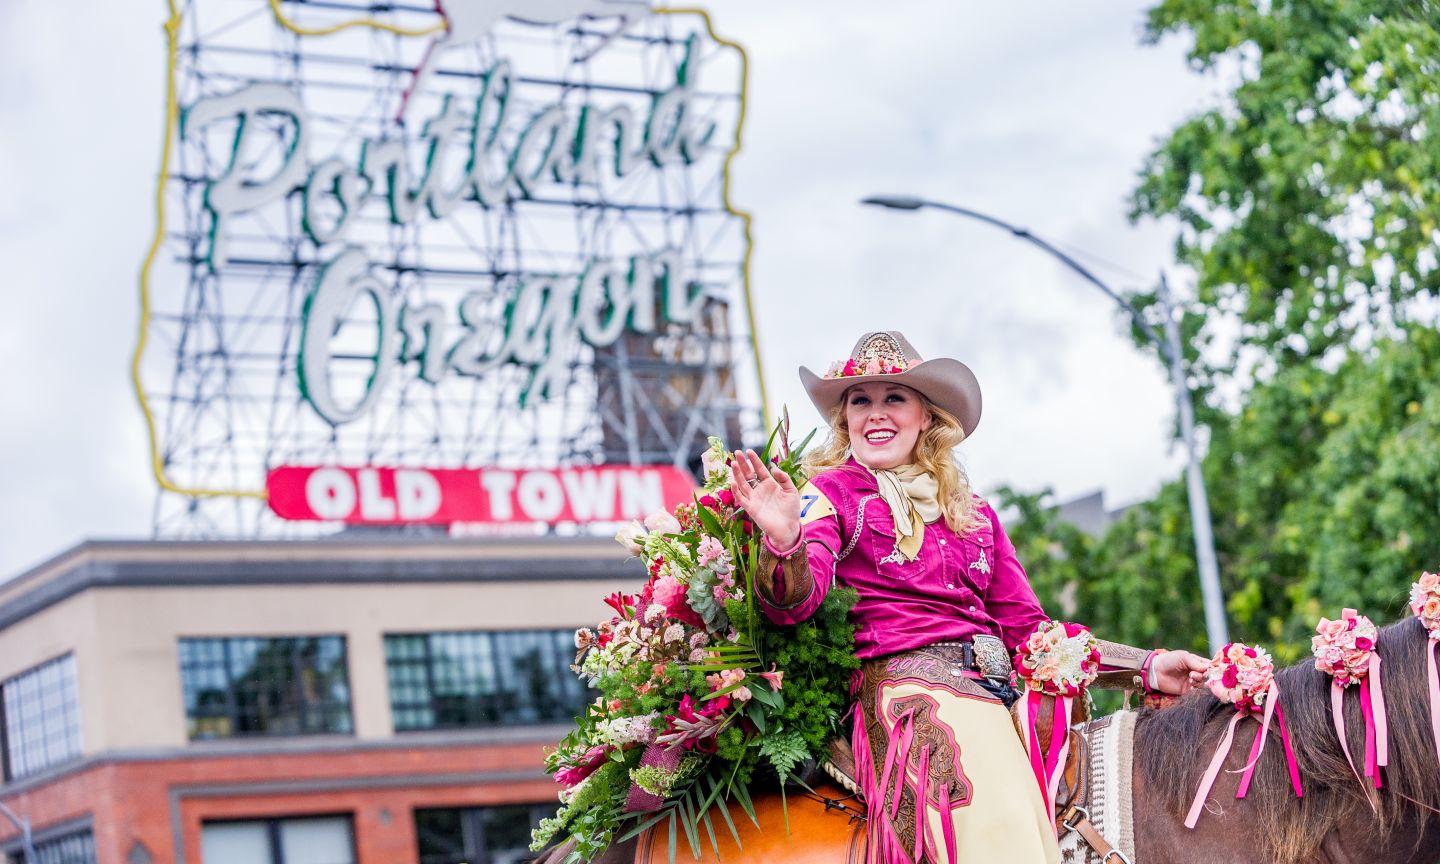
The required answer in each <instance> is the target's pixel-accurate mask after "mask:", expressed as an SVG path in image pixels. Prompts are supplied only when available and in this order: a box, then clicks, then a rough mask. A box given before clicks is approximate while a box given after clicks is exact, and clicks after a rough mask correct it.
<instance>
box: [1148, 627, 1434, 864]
mask: <svg viewBox="0 0 1440 864" xmlns="http://www.w3.org/2000/svg"><path fill="white" fill-rule="evenodd" d="M1378 650H1379V655H1380V657H1381V660H1382V662H1383V666H1382V668H1381V680H1382V682H1383V684H1384V690H1385V705H1386V717H1387V720H1388V722H1389V726H1390V730H1389V731H1390V734H1389V741H1390V760H1389V762H1390V764H1389V767H1388V768H1385V769H1382V770H1383V779H1384V783H1385V785H1384V788H1383V789H1381V790H1380V792H1379V794H1378V795H1376V796H1374V802H1375V810H1373V811H1372V810H1371V805H1370V803H1369V801H1368V800H1367V793H1366V789H1367V788H1368V787H1369V785H1370V782H1369V780H1368V778H1367V780H1366V783H1365V785H1364V786H1362V785H1361V783H1360V781H1359V780H1357V779H1356V778H1355V775H1354V774H1353V773H1352V772H1351V770H1350V765H1349V763H1348V762H1346V761H1345V754H1344V753H1342V752H1341V750H1340V743H1339V740H1338V739H1337V737H1336V735H1335V726H1334V722H1333V721H1332V719H1331V716H1330V681H1331V679H1330V676H1328V675H1326V674H1325V673H1323V672H1321V671H1319V670H1317V669H1316V668H1315V666H1314V664H1313V663H1312V662H1304V663H1299V664H1296V665H1294V666H1290V667H1289V668H1286V669H1283V670H1280V671H1279V672H1277V673H1276V681H1277V682H1278V684H1279V687H1280V706H1281V708H1282V709H1283V711H1284V714H1285V724H1286V727H1287V728H1288V730H1289V733H1290V744H1291V747H1292V749H1293V751H1294V753H1295V759H1296V762H1297V763H1298V764H1299V766H1300V779H1301V781H1302V783H1303V784H1304V788H1305V796H1304V797H1303V798H1301V799H1296V798H1295V793H1294V792H1293V791H1292V790H1291V787H1290V778H1289V773H1288V771H1287V768H1286V765H1285V756H1284V750H1283V749H1282V747H1281V742H1280V741H1279V740H1278V739H1279V735H1278V732H1277V730H1276V729H1275V728H1274V727H1273V726H1272V727H1271V736H1270V739H1269V740H1268V741H1267V742H1266V744H1265V752H1264V753H1263V754H1262V755H1261V758H1260V761H1259V764H1258V765H1257V766H1256V769H1255V777H1254V780H1253V782H1252V785H1251V787H1250V791H1249V793H1248V795H1247V796H1246V799H1245V800H1246V801H1248V802H1249V806H1250V807H1252V808H1255V810H1254V811H1253V812H1254V813H1255V814H1256V816H1257V818H1258V820H1259V826H1258V827H1259V828H1260V829H1261V832H1262V833H1263V834H1264V836H1265V838H1266V841H1267V842H1268V844H1269V847H1270V852H1271V854H1272V856H1273V857H1274V859H1275V860H1276V861H1277V862H1282V864H1288V862H1296V861H1303V860H1309V859H1311V858H1312V857H1313V856H1314V855H1315V853H1316V850H1317V849H1318V847H1319V846H1320V843H1321V842H1322V841H1323V840H1324V838H1325V836H1326V835H1327V834H1329V833H1330V832H1331V831H1333V830H1336V829H1341V828H1343V829H1344V830H1348V831H1356V830H1365V829H1366V828H1371V829H1373V830H1378V831H1380V832H1382V833H1383V834H1388V833H1389V832H1391V831H1393V830H1395V829H1396V828H1397V827H1399V826H1400V825H1401V824H1402V823H1404V822H1406V821H1407V820H1414V821H1413V822H1411V823H1410V824H1413V825H1415V826H1416V827H1417V829H1418V830H1423V829H1424V827H1425V825H1426V823H1427V822H1428V821H1429V819H1430V818H1432V817H1433V816H1435V815H1436V813H1437V812H1440V760H1437V758H1436V753H1435V741H1434V738H1433V733H1432V732H1431V725H1430V708H1429V694H1428V690H1427V686H1426V680H1425V679H1426V675H1427V674H1428V670H1427V666H1426V659H1425V655H1426V652H1428V651H1430V650H1432V648H1431V645H1430V642H1429V640H1428V639H1427V637H1426V633H1425V628H1424V626H1423V625H1422V624H1421V623H1420V621H1419V619H1416V618H1409V619H1407V620H1405V621H1400V622H1398V623H1395V624H1390V625H1388V626H1386V627H1384V628H1382V629H1381V630H1380V639H1379V648H1378ZM1343 710H1344V712H1345V733H1346V737H1347V738H1349V750H1350V754H1351V757H1352V758H1353V759H1354V760H1355V765H1356V767H1357V768H1359V769H1360V770H1361V771H1362V773H1363V771H1364V767H1365V764H1364V755H1365V749H1364V748H1365V727H1364V721H1363V718H1362V716H1361V713H1360V696H1359V687H1350V688H1347V693H1346V694H1345V704H1344V709H1343ZM1233 712H1234V709H1233V708H1232V707H1231V706H1229V705H1227V704H1224V703H1222V702H1220V700H1218V699H1216V698H1215V697H1214V696H1213V695H1211V694H1210V693H1208V692H1205V691H1198V690H1197V691H1194V692H1192V693H1191V694H1190V695H1188V696H1186V697H1185V698H1184V699H1182V700H1181V701H1180V702H1179V703H1177V704H1176V705H1174V706H1172V707H1170V708H1166V709H1162V710H1150V709H1146V710H1144V711H1142V712H1140V715H1139V717H1137V721H1136V722H1137V726H1136V734H1135V758H1136V760H1137V761H1138V763H1139V766H1140V770H1141V771H1142V772H1143V775H1142V776H1143V777H1144V780H1145V785H1146V788H1147V789H1148V790H1149V792H1150V794H1153V795H1154V796H1155V800H1156V801H1158V802H1161V803H1162V805H1163V806H1165V807H1167V808H1168V809H1169V810H1170V811H1171V812H1173V813H1175V814H1176V815H1178V816H1179V817H1180V818H1183V817H1184V814H1185V812H1186V811H1187V810H1188V809H1189V807H1190V802H1191V800H1192V799H1193V798H1194V795H1195V790H1196V788H1197V786H1198V785H1199V783H1200V777H1201V774H1202V773H1203V772H1204V770H1205V766H1206V765H1207V764H1208V763H1209V760H1210V757H1211V755H1212V754H1213V753H1214V752H1215V748H1216V746H1217V745H1218V744H1219V741H1220V737H1221V736H1222V735H1223V733H1224V726H1225V724H1226V722H1228V720H1229V719H1230V718H1231V717H1232V716H1233ZM1255 728H1256V725H1255V724H1253V723H1250V722H1248V721H1242V723H1241V725H1240V726H1239V727H1237V731H1236V735H1235V741H1234V744H1233V746H1232V751H1238V756H1239V757H1243V756H1244V755H1245V754H1248V753H1249V749H1250V742H1251V740H1252V736H1253V735H1254V730H1255ZM1236 758H1237V753H1235V752H1232V756H1231V759H1230V761H1229V763H1228V764H1229V765H1231V766H1233V765H1234V764H1235V759H1236ZM1221 776H1222V778H1223V777H1224V776H1225V775H1223V774H1222V775H1221ZM1215 788H1216V790H1217V791H1212V793H1211V795H1212V796H1214V795H1217V794H1226V793H1223V792H1219V791H1218V790H1221V789H1222V788H1225V783H1224V781H1223V779H1222V780H1221V781H1218V782H1217V783H1216V787H1215ZM1231 788H1233V785H1232V787H1231ZM1407 799H1408V800H1407ZM1200 818H1201V819H1206V818H1213V817H1211V816H1210V815H1208V814H1202V815H1201V817H1200ZM1418 830H1417V834H1416V837H1417V840H1418V838H1419V836H1420V834H1419V833H1418Z"/></svg>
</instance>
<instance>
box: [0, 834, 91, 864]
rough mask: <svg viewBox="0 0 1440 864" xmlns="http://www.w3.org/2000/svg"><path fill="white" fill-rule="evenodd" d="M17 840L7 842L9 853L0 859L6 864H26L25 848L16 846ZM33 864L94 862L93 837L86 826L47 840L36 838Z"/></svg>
mask: <svg viewBox="0 0 1440 864" xmlns="http://www.w3.org/2000/svg"><path fill="white" fill-rule="evenodd" d="M18 842H19V841H18V840H14V841H11V842H10V843H9V844H7V848H8V849H9V854H8V855H6V856H5V858H4V859H0V860H4V861H6V862H8V864H26V861H25V849H24V848H23V847H21V846H18V845H17V844H18ZM34 864H95V837H94V835H92V834H91V833H90V829H88V828H86V829H85V830H83V831H74V832H71V833H69V834H62V835H60V836H59V837H51V838H49V839H48V840H37V841H36V842H35V862H34Z"/></svg>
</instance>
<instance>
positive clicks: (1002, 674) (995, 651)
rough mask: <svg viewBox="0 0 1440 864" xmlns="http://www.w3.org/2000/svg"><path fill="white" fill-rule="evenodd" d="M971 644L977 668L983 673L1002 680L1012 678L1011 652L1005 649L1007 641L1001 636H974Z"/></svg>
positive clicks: (971, 638) (987, 676) (988, 676)
mask: <svg viewBox="0 0 1440 864" xmlns="http://www.w3.org/2000/svg"><path fill="white" fill-rule="evenodd" d="M970 644H971V646H972V647H973V648H974V651H975V668H977V669H978V670H980V674H981V675H984V676H985V677H986V678H996V679H999V680H1001V681H1009V680H1010V652H1009V651H1006V650H1005V643H1004V642H1001V641H1000V639H999V637H996V636H989V635H982V636H972V637H970Z"/></svg>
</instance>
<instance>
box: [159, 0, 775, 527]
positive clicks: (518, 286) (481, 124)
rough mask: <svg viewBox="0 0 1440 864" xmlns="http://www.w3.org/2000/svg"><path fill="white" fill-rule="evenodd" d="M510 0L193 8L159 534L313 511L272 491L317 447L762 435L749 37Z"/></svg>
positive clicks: (632, 9) (171, 38) (691, 440)
mask: <svg viewBox="0 0 1440 864" xmlns="http://www.w3.org/2000/svg"><path fill="white" fill-rule="evenodd" d="M509 5H513V6H515V9H513V10H512V9H509V8H508V7H507V4H505V3H503V2H497V0H490V2H483V3H482V2H471V3H468V4H462V3H460V2H458V0H446V2H442V3H440V4H438V10H437V9H432V8H429V7H426V6H422V5H414V6H407V5H385V6H379V7H377V6H375V5H362V4H351V3H346V2H288V3H282V2H280V0H270V2H268V3H267V2H265V0H253V2H251V0H247V2H235V0H188V2H180V0H176V2H174V3H172V5H171V6H170V17H169V20H168V22H167V27H166V34H167V40H168V49H169V50H168V58H169V76H168V88H169V90H168V95H167V100H168V101H167V127H166V135H165V142H164V148H163V150H164V152H163V154H162V166H161V172H160V178H159V184H158V189H157V218H156V222H157V227H156V232H157V233H156V237H155V243H154V246H153V247H152V249H151V250H150V254H149V255H148V256H147V257H146V260H145V263H144V266H143V268H142V276H141V293H142V324H141V334H140V339H139V343H138V345H137V348H136V353H135V359H134V368H133V373H134V379H135V386H136V390H137V394H138V395H139V398H140V402H141V405H142V409H143V411H144V413H145V416H146V421H147V423H148V424H149V428H150V434H151V441H152V456H153V460H154V468H155V473H156V477H157V480H158V482H159V484H160V487H161V490H162V491H161V493H160V495H159V498H158V503H157V506H156V514H155V525H156V532H157V534H160V535H164V536H237V535H238V536H247V535H254V534H260V533H264V534H276V533H287V532H290V533H294V532H297V531H303V530H307V529H302V528H297V527H296V526H293V525H289V524H287V523H284V522H283V521H282V520H280V519H278V518H276V517H275V516H274V514H273V513H271V512H270V510H269V509H268V508H267V507H266V506H265V502H264V494H265V493H264V488H265V486H264V484H265V478H266V475H267V472H269V471H272V470H273V469H276V468H278V467H282V466H287V465H335V466H392V467H395V466H426V467H430V468H438V469H458V468H475V467H503V468H536V467H554V466H585V465H600V464H632V465H644V464H670V465H677V466H683V465H685V464H687V463H688V462H689V461H690V460H691V459H692V458H693V457H694V456H695V455H696V454H697V453H698V452H699V450H700V449H702V448H703V442H704V438H705V436H706V435H709V434H720V435H722V436H724V437H726V438H728V439H730V440H731V441H733V442H735V443H738V442H739V441H740V440H742V439H746V438H749V439H753V438H754V437H755V436H756V435H757V434H758V433H759V430H760V429H761V428H762V426H763V423H764V418H763V416H762V415H763V410H762V406H763V403H764V395H763V392H762V391H761V389H760V387H761V384H760V368H759V358H758V354H757V353H756V350H755V339H754V327H753V319H752V313H751V307H750V297H749V281H748V270H749V266H748V265H749V255H750V238H749V219H748V216H746V215H745V214H744V213H743V212H741V211H739V210H737V209H736V208H735V207H734V206H733V204H732V203H731V201H730V191H729V170H730V163H731V160H732V159H733V157H734V155H735V153H736V152H738V149H739V145H740V133H741V127H742V124H743V119H744V104H745V91H744V86H745V73H746V70H745V56H744V53H743V51H742V50H740V48H739V46H738V45H735V44H734V43H733V42H729V41H727V40H724V39H721V38H719V37H718V36H716V34H715V33H714V31H713V29H712V27H711V24H710V20H709V17H708V16H707V15H705V14H704V13H703V12H701V11H699V10H651V9H648V8H646V7H644V6H642V5H636V4H633V3H623V2H601V0H589V2H586V0H545V2H535V0H527V2H525V3H518V2H515V3H511V4H509ZM666 13H668V14H666ZM512 14H513V15H516V16H522V17H524V18H525V20H518V19H517V18H511V17H506V16H507V15H512ZM308 530H313V529H308Z"/></svg>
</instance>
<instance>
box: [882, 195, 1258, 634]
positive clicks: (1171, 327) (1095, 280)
mask: <svg viewBox="0 0 1440 864" xmlns="http://www.w3.org/2000/svg"><path fill="white" fill-rule="evenodd" d="M860 203H862V204H870V205H874V206H876V207H887V208H889V209H891V210H920V209H926V208H928V209H931V210H944V211H946V212H948V213H954V214H956V215H958V216H964V217H966V218H969V219H975V220H977V221H980V222H984V223H986V224H987V225H993V226H995V227H996V228H999V229H1001V230H1003V231H1007V232H1009V233H1010V234H1012V235H1013V236H1015V237H1018V238H1019V239H1021V240H1024V241H1026V242H1027V243H1031V244H1033V245H1035V246H1038V247H1040V248H1041V249H1043V250H1045V251H1046V252H1048V253H1050V255H1052V256H1053V257H1055V258H1057V259H1059V260H1060V262H1061V263H1063V264H1064V265H1065V266H1067V267H1069V268H1070V269H1071V270H1073V271H1075V272H1076V273H1077V274H1079V275H1080V276H1081V277H1082V278H1083V279H1085V281H1087V282H1089V283H1090V284H1091V285H1094V286H1095V287H1096V288H1098V289H1099V290H1100V292H1101V293H1102V294H1104V295H1105V296H1106V297H1109V298H1110V299H1111V300H1113V301H1114V302H1115V303H1116V304H1117V305H1119V306H1120V308H1121V309H1123V310H1124V311H1125V313H1126V314H1127V315H1129V316H1130V321H1131V322H1132V323H1133V324H1134V325H1135V327H1136V329H1138V330H1139V331H1140V332H1141V333H1142V334H1144V336H1145V338H1146V339H1149V340H1150V342H1151V343H1153V344H1154V345H1155V347H1156V348H1158V349H1159V350H1160V354H1161V356H1163V357H1164V358H1165V360H1166V361H1167V363H1168V365H1169V366H1170V378H1171V382H1172V383H1173V384H1174V385H1175V405H1176V409H1177V411H1178V412H1179V415H1180V435H1181V438H1182V439H1183V441H1184V444H1185V455H1186V459H1187V464H1186V467H1185V481H1186V487H1187V489H1188V491H1189V493H1190V522H1191V525H1192V526H1193V531H1194V534H1195V562H1196V565H1197V566H1198V568H1199V570H1200V592H1201V595H1202V596H1203V598H1204V601H1205V634H1206V637H1207V638H1208V639H1209V642H1210V650H1211V652H1212V653H1213V652H1215V651H1218V650H1220V648H1221V647H1222V646H1223V645H1225V643H1227V642H1229V641H1230V636H1229V626H1228V625H1227V624H1226V621H1225V599H1224V596H1223V595H1222V594H1221V592H1220V568H1219V566H1218V564H1217V563H1216V560H1215V534H1214V531H1213V530H1212V528H1211V521H1210V504H1209V500H1208V498H1207V496H1206V493H1205V477H1204V475H1203V474H1202V473H1201V471H1200V457H1199V454H1198V453H1197V452H1196V446H1195V408H1194V405H1193V404H1192V403H1191V394H1190V385H1189V384H1188V383H1187V382H1186V380H1185V363H1184V355H1183V353H1182V351H1181V347H1180V325H1179V323H1178V322H1177V321H1176V319H1175V315H1174V308H1173V307H1172V306H1171V305H1170V294H1169V289H1168V286H1167V285H1166V282H1165V275H1164V274H1163V273H1162V274H1161V275H1160V292H1159V301H1160V305H1161V311H1162V312H1163V314H1164V317H1165V338H1164V339H1162V338H1161V337H1160V334H1158V333H1156V332H1155V328H1154V327H1151V326H1150V322H1148V321H1146V320H1145V318H1144V317H1143V316H1142V315H1141V314H1140V312H1139V310H1137V309H1136V308H1135V307H1134V306H1132V305H1130V302H1129V301H1128V300H1126V299H1125V298H1124V297H1122V296H1120V295H1119V294H1117V293H1115V291H1113V290H1112V289H1111V288H1110V286H1108V285H1106V284H1105V283H1104V282H1101V281H1100V279H1099V277H1097V276H1096V275H1095V274H1094V273H1091V272H1090V271H1089V270H1087V269H1086V268H1085V267H1084V266H1083V265H1081V264H1080V262H1078V261H1076V260H1075V259H1074V258H1071V257H1070V256H1069V255H1066V254H1065V253H1064V252H1061V251H1060V250H1059V249H1056V248H1055V247H1054V246H1052V245H1050V244H1049V243H1047V242H1045V241H1044V240H1043V239H1041V238H1039V237H1036V236H1035V235H1034V234H1031V233H1030V232H1029V231H1028V230H1026V229H1024V228H1021V227H1018V226H1016V225H1011V224H1010V223H1009V222H1006V221H1004V220H1001V219H997V218H995V217H994V216H990V215H987V214H985V213H981V212H979V211H977V210H971V209H969V208H968V207H957V206H955V205H953V204H945V203H943V202H940V201H930V200H927V199H924V198H914V197H909V196H904V195H876V196H872V197H870V198H865V199H862V200H861V202H860Z"/></svg>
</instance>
